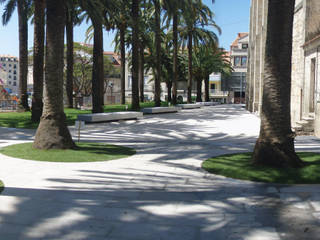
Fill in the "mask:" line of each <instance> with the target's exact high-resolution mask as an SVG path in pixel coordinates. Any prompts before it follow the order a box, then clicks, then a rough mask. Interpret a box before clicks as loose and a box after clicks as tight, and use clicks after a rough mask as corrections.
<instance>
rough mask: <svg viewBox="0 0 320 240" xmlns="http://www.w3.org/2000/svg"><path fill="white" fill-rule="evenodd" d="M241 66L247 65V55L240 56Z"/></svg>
mask: <svg viewBox="0 0 320 240" xmlns="http://www.w3.org/2000/svg"><path fill="white" fill-rule="evenodd" d="M241 66H242V67H246V66H247V57H242V58H241Z"/></svg>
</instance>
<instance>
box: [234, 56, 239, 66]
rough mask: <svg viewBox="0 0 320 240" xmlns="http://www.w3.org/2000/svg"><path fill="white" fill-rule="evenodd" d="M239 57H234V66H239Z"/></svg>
mask: <svg viewBox="0 0 320 240" xmlns="http://www.w3.org/2000/svg"><path fill="white" fill-rule="evenodd" d="M240 61H241V58H240V57H234V66H236V67H239V66H240Z"/></svg>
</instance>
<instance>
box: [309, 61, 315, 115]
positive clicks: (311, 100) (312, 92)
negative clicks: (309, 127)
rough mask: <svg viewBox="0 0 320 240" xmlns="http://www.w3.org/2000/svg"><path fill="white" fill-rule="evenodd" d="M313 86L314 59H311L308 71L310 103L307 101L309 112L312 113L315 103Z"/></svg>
mask: <svg viewBox="0 0 320 240" xmlns="http://www.w3.org/2000/svg"><path fill="white" fill-rule="evenodd" d="M315 86H316V59H315V58H312V59H311V69H310V95H309V96H310V101H309V112H310V113H313V112H314V103H315V96H314V95H315Z"/></svg>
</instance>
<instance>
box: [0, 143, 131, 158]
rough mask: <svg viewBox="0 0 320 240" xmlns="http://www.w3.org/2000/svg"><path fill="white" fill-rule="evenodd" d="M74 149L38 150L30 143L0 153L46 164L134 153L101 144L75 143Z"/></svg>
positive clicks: (123, 155) (127, 149) (125, 155)
mask: <svg viewBox="0 0 320 240" xmlns="http://www.w3.org/2000/svg"><path fill="white" fill-rule="evenodd" d="M76 145H77V147H76V148H75V149H67V150H39V149H34V148H33V147H32V143H22V144H15V145H10V146H7V147H4V148H2V149H1V150H0V153H2V154H4V155H7V156H10V157H14V158H21V159H26V160H36V161H46V162H97V161H109V160H115V159H119V158H125V157H128V156H131V155H133V154H135V153H136V151H135V150H134V149H132V148H127V147H122V146H116V145H107V144H102V143H77V144H76Z"/></svg>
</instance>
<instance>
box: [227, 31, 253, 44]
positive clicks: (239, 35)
mask: <svg viewBox="0 0 320 240" xmlns="http://www.w3.org/2000/svg"><path fill="white" fill-rule="evenodd" d="M248 35H249V33H238V36H237V38H236V40H234V41H233V43H232V44H231V47H237V46H238V43H239V40H240V39H241V38H244V37H247V36H248Z"/></svg>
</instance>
